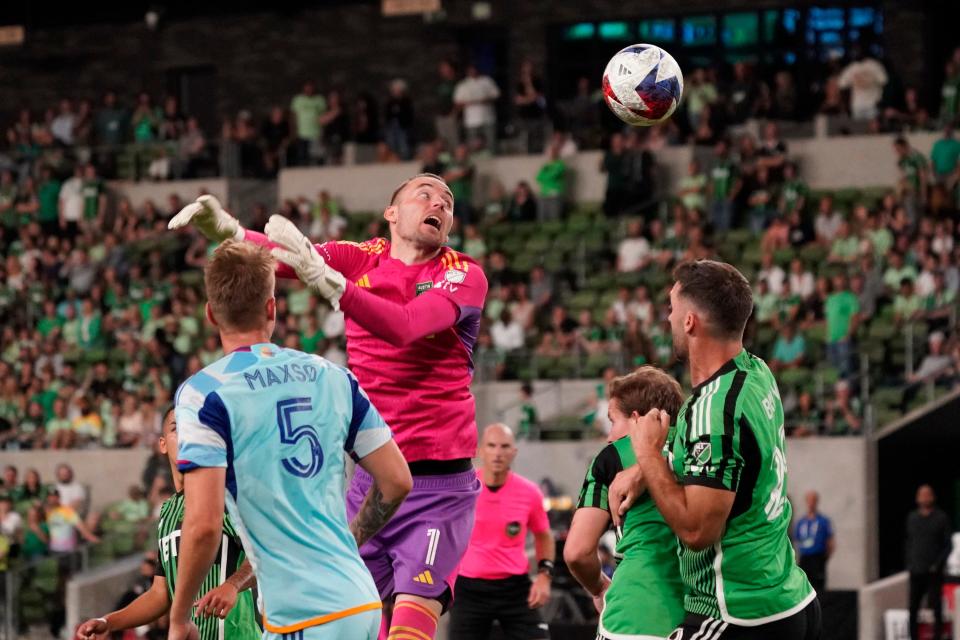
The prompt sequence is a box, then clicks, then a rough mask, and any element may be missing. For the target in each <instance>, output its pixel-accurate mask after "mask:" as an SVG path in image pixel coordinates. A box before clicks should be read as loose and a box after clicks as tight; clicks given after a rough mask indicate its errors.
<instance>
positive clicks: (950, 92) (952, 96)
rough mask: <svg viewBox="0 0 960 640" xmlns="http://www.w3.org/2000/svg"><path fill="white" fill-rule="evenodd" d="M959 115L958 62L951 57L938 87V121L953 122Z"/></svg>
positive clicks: (959, 77)
mask: <svg viewBox="0 0 960 640" xmlns="http://www.w3.org/2000/svg"><path fill="white" fill-rule="evenodd" d="M958 115H960V64H957V62H956V61H955V60H953V59H951V60H949V61H948V62H947V65H946V68H945V69H944V74H943V87H942V88H941V89H940V122H941V123H943V124H944V125H948V124H955V123H956V121H957V116H958Z"/></svg>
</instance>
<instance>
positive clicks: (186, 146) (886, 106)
mask: <svg viewBox="0 0 960 640" xmlns="http://www.w3.org/2000/svg"><path fill="white" fill-rule="evenodd" d="M871 55H872V54H870V53H868V52H867V51H866V50H863V51H860V50H859V49H857V50H854V51H852V52H851V56H850V57H849V58H848V59H847V60H844V59H841V58H834V59H830V60H829V61H827V62H826V63H825V65H824V67H823V69H822V70H821V71H820V73H819V74H818V75H817V76H816V77H815V78H813V79H812V80H811V81H809V82H807V81H806V80H805V81H804V82H802V83H801V82H800V80H799V79H798V78H797V77H796V76H795V74H794V72H793V70H792V69H791V68H790V67H789V66H787V67H785V68H780V69H774V68H769V67H765V66H761V65H756V64H752V63H750V62H745V61H741V62H737V63H735V64H733V65H730V66H729V67H719V66H704V67H698V68H694V69H691V70H690V72H689V73H687V74H686V88H685V92H684V99H683V102H682V104H681V106H680V110H679V112H678V114H677V116H676V117H674V118H673V119H672V120H670V121H669V122H668V123H667V124H666V125H664V127H663V130H662V137H663V143H665V144H667V143H668V144H685V143H694V144H697V145H707V146H712V145H713V144H714V143H715V142H716V141H717V140H719V139H721V138H724V137H726V136H727V135H728V133H729V132H730V131H736V130H737V129H738V128H739V127H741V126H742V125H743V124H744V123H746V122H747V121H750V120H775V121H782V122H787V123H789V122H798V121H807V122H809V121H810V120H811V119H812V118H813V117H814V116H817V115H823V116H826V117H828V118H831V119H832V122H833V123H835V125H836V126H834V127H832V130H833V132H836V133H841V134H842V133H851V132H856V133H868V132H890V131H897V132H902V131H930V130H935V129H936V128H937V127H938V126H941V125H943V124H945V123H948V122H953V121H954V120H955V119H956V118H957V116H958V114H960V48H958V49H957V50H956V51H954V53H953V55H952V56H951V57H950V58H949V59H948V60H947V61H946V63H945V67H944V81H943V84H942V89H941V99H940V103H939V105H925V104H923V100H922V99H921V96H920V92H919V90H918V88H917V87H915V86H912V85H910V84H908V83H904V82H902V81H901V80H900V79H899V78H898V77H897V76H896V75H895V74H894V73H893V72H892V70H891V69H890V68H889V65H886V64H885V63H884V62H883V61H882V60H877V59H875V58H874V57H871ZM513 75H514V77H515V79H516V83H515V85H514V86H513V87H500V86H498V85H497V83H496V81H495V80H494V79H493V78H491V77H490V76H488V75H485V74H484V73H483V72H482V71H480V70H479V69H478V68H477V67H476V66H474V65H472V64H466V65H465V66H464V67H463V68H462V69H460V68H458V66H457V65H456V63H455V62H454V61H452V60H442V61H441V62H440V63H439V64H438V67H437V71H436V81H435V83H434V84H433V86H432V88H431V89H430V95H429V96H426V97H424V94H423V93H422V92H419V91H414V90H412V89H411V87H410V86H409V84H408V82H407V81H406V80H405V79H403V78H395V79H393V80H391V81H390V82H389V83H388V85H387V86H386V87H384V91H374V90H364V91H359V92H357V93H356V95H349V94H347V93H345V92H344V91H343V90H342V89H340V88H338V87H327V88H326V89H325V90H321V89H320V88H318V86H317V84H316V83H315V82H314V81H312V80H307V81H305V82H303V84H302V86H301V87H300V89H299V90H298V91H297V92H296V94H295V95H293V96H292V97H291V98H290V99H289V101H284V102H280V101H278V102H277V103H276V104H274V105H273V106H271V107H270V108H269V109H267V110H266V111H264V112H263V113H255V112H254V111H252V110H249V109H242V110H240V111H239V112H238V113H236V114H231V115H224V116H223V117H222V118H221V120H220V126H219V130H217V131H212V130H204V128H203V126H202V125H201V123H200V121H199V120H198V118H197V117H196V116H195V115H193V114H190V113H187V112H185V111H184V109H183V108H182V105H181V104H180V102H179V100H178V99H177V98H176V97H175V96H172V95H165V96H163V97H161V98H159V99H158V97H157V96H155V95H151V94H150V93H148V92H140V93H138V94H136V95H135V96H129V97H124V96H120V95H118V94H117V93H116V92H115V91H107V92H105V93H104V94H103V95H102V96H100V97H99V98H96V99H92V98H91V97H88V96H85V97H79V98H78V97H72V98H71V97H64V98H63V99H61V100H59V101H58V103H57V104H56V105H55V106H38V105H30V106H26V107H24V108H22V109H20V110H19V111H18V112H17V113H16V114H9V116H8V118H7V119H6V121H5V122H4V123H3V130H4V137H3V140H2V141H0V169H10V170H13V171H14V172H15V173H16V175H17V177H18V179H19V180H20V181H23V180H24V179H26V177H27V176H29V175H33V177H34V178H35V179H37V180H39V179H40V177H41V176H40V175H39V172H38V170H37V169H38V168H39V167H41V166H46V167H50V168H51V169H52V171H53V173H54V174H61V175H62V174H64V173H66V172H68V171H69V170H70V167H71V166H72V164H73V163H74V162H75V161H76V162H79V163H81V164H85V163H88V162H89V163H92V164H94V165H95V166H96V167H97V169H96V170H97V172H98V173H99V174H102V175H106V176H108V177H111V178H112V177H115V176H117V175H120V176H121V177H134V178H137V177H140V178H150V179H154V180H164V179H170V178H178V179H179V178H190V177H196V176H205V175H217V174H219V175H223V176H226V177H238V176H243V177H264V178H266V177H273V176H275V175H276V173H277V171H278V170H279V168H281V167H283V166H302V165H309V164H324V163H326V164H340V163H343V162H347V163H353V162H396V161H401V160H410V159H411V158H413V156H414V155H415V150H416V148H417V146H418V145H419V144H422V143H423V142H425V141H428V140H430V139H431V138H430V137H429V136H425V135H424V134H425V133H426V132H428V131H430V132H435V134H436V136H435V139H436V141H437V143H438V144H439V146H440V147H441V150H442V151H443V152H446V153H451V154H453V153H454V152H455V150H456V148H457V146H458V145H459V144H460V143H461V142H465V143H468V144H470V145H471V146H472V147H473V149H474V151H480V150H483V151H487V152H496V151H498V150H499V151H507V152H513V153H516V152H528V153H540V152H542V151H544V149H545V148H547V147H548V146H549V144H548V143H549V139H550V135H549V134H550V132H552V131H562V132H565V133H568V134H570V138H571V140H572V141H573V142H574V143H575V144H576V145H577V146H579V147H580V148H585V149H586V148H591V149H592V148H598V147H600V146H606V145H607V143H608V140H609V137H610V135H611V134H612V133H614V132H615V131H616V130H617V129H618V128H619V126H620V123H619V121H618V120H616V118H615V117H614V116H612V115H611V114H610V113H609V111H608V110H607V109H606V107H605V106H604V104H603V95H602V92H601V90H600V87H599V86H598V85H597V83H596V82H595V81H594V80H592V79H590V78H587V77H582V78H579V79H577V82H576V89H575V90H574V91H573V93H572V95H551V94H549V93H548V91H547V88H546V85H545V82H544V74H543V73H542V70H540V69H538V68H537V66H536V65H535V64H534V63H532V62H531V61H529V60H524V61H522V62H521V63H520V65H519V67H518V68H517V70H516V73H515V74H513ZM378 95H379V96H380V99H379V100H378V98H377V96H378ZM418 96H420V97H419V98H418ZM127 100H129V102H127ZM424 103H426V106H424ZM209 124H210V123H208V127H209ZM348 143H350V144H348Z"/></svg>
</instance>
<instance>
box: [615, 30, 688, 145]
mask: <svg viewBox="0 0 960 640" xmlns="http://www.w3.org/2000/svg"><path fill="white" fill-rule="evenodd" d="M682 95H683V74H682V73H681V72H680V65H678V64H677V61H676V60H674V59H673V56H671V55H670V54H669V53H667V52H666V51H664V50H663V49H661V48H660V47H658V46H656V45H653V44H634V45H631V46H629V47H626V48H624V49H621V50H620V51H618V52H617V54H616V55H615V56H613V57H612V58H610V62H608V63H607V68H606V69H605V70H604V72H603V99H604V100H606V101H607V106H608V107H610V110H611V111H613V113H614V114H615V115H616V116H617V117H618V118H620V119H621V120H623V121H624V122H626V123H627V124H630V125H633V126H640V127H649V126H651V125H655V124H659V123H661V122H663V121H664V120H666V119H667V118H669V117H670V114H672V113H673V110H674V109H676V108H677V104H679V103H680V96H682Z"/></svg>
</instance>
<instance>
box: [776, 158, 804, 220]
mask: <svg viewBox="0 0 960 640" xmlns="http://www.w3.org/2000/svg"><path fill="white" fill-rule="evenodd" d="M809 194H810V188H809V187H807V183H806V182H804V181H803V179H802V178H800V177H798V176H797V165H796V164H795V163H793V162H787V163H785V164H784V165H783V185H782V186H781V188H780V203H779V205H780V206H779V210H780V213H782V214H783V215H785V216H789V215H790V214H791V213H793V212H794V211H800V212H803V207H804V206H805V205H806V204H807V196H808V195H809Z"/></svg>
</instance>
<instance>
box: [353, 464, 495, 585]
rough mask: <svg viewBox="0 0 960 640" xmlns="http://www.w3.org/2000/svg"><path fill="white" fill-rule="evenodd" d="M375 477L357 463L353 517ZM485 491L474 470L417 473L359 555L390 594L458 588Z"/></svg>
mask: <svg viewBox="0 0 960 640" xmlns="http://www.w3.org/2000/svg"><path fill="white" fill-rule="evenodd" d="M371 482H372V479H371V477H370V475H369V474H367V473H366V472H365V471H364V470H363V469H360V468H359V467H358V468H357V472H356V474H355V475H354V476H353V482H352V483H351V484H350V489H349V490H348V491H347V517H348V518H350V519H351V520H353V517H354V516H355V515H357V512H358V511H359V510H360V505H361V504H363V499H364V498H365V497H366V495H367V492H368V491H369V490H370V485H371ZM479 495H480V479H479V478H477V472H476V471H474V470H472V469H471V470H470V471H464V472H463V473H455V474H451V475H442V476H414V477H413V490H412V491H411V492H410V495H408V496H407V499H406V500H405V501H404V502H403V504H402V505H401V506H400V510H399V511H397V513H395V514H394V516H393V517H392V518H391V519H390V521H389V522H388V523H387V525H386V526H385V527H384V528H383V529H382V530H381V531H380V533H378V534H377V535H375V536H374V537H373V538H371V539H370V540H369V541H368V542H367V543H366V544H365V545H363V546H362V547H360V556H361V557H362V558H363V561H364V562H365V563H366V565H367V568H368V569H369V570H370V573H371V575H372V576H373V580H374V582H375V583H376V585H377V590H378V591H379V592H380V598H381V599H383V600H385V601H386V600H388V599H390V598H391V597H392V596H394V595H396V594H398V593H408V594H412V595H415V596H420V597H423V598H429V599H431V600H441V601H444V600H446V595H447V590H448V589H449V590H450V591H451V592H452V591H453V584H454V582H455V581H456V579H457V569H458V568H459V566H460V558H462V557H463V554H464V552H466V550H467V545H468V544H469V542H470V535H471V534H472V533H473V518H474V513H475V511H476V507H477V497H478V496H479Z"/></svg>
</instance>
